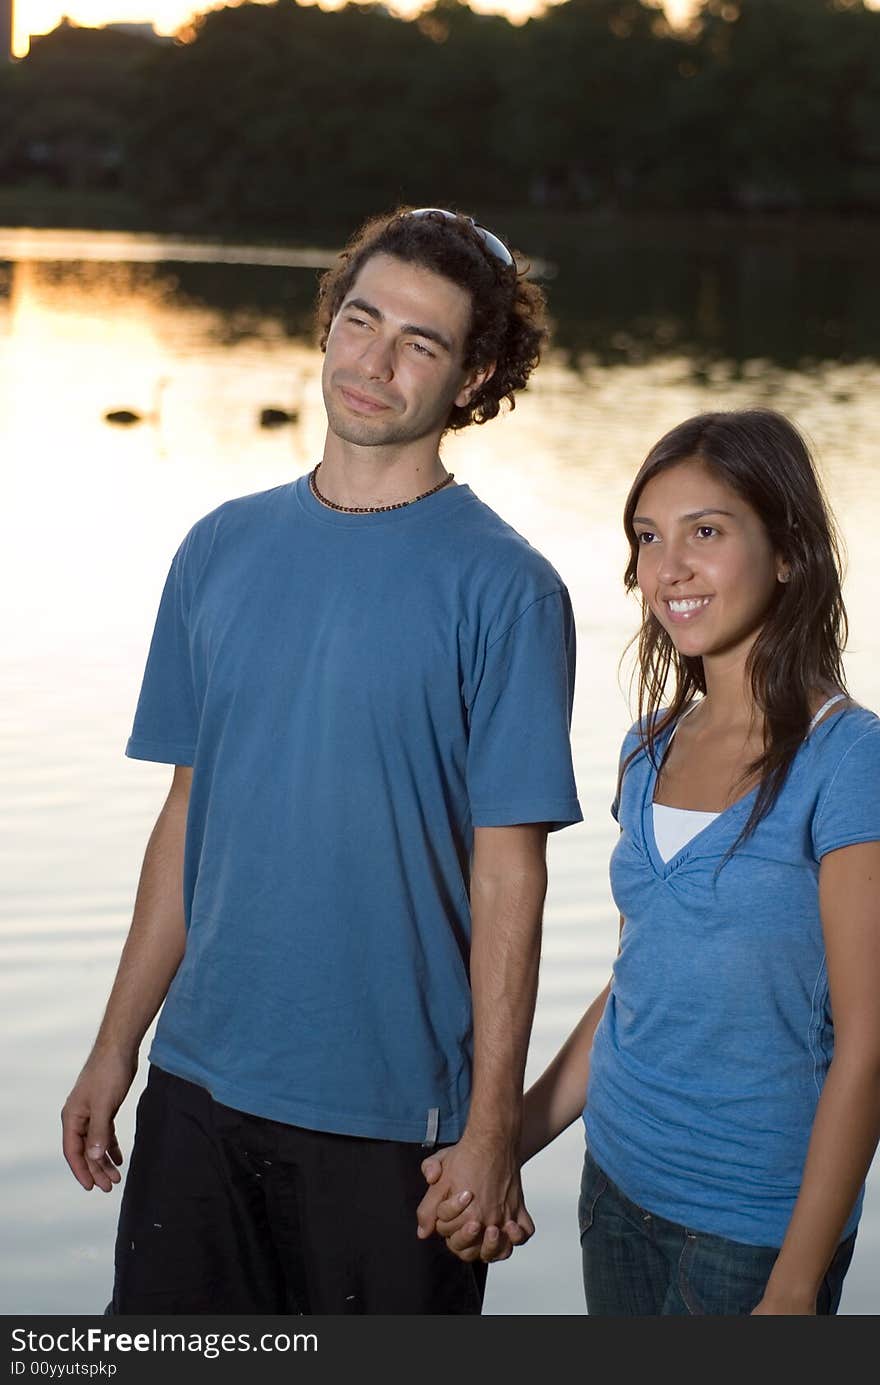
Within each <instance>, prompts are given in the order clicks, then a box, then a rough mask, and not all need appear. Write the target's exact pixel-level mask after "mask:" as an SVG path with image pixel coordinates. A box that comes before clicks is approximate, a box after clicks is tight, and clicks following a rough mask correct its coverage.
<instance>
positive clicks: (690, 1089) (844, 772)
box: [584, 703, 880, 1246]
mask: <svg viewBox="0 0 880 1385" xmlns="http://www.w3.org/2000/svg"><path fill="white" fill-rule="evenodd" d="M665 745H666V741H665V738H661V739H660V741H659V743H658V746H657V752H656V753H657V763H658V764H659V763H660V762H661V760H662V756H663V752H664V750H665ZM638 746H639V738H638V732H637V728H636V727H634V728H633V729H632V730H631V731H630V732H629V734H628V735H627V737H626V739H625V741H624V745H623V750H622V762H623V761H625V760H626V758H627V757H628V756H629V755H630V753H631V752H633V751H637V752H638V753H637V754H636V755H635V757H634V759H633V760H632V761H631V762H630V764H629V765H628V766H627V768H626V771H625V773H624V775H623V782H622V785H621V791H620V797H619V801H617V800H616V801H615V803H614V805H613V808H612V812H613V813H614V816H615V818H616V819H617V821H618V822H619V824H620V837H619V840H618V843H617V845H616V847H615V849H614V853H613V855H612V860H611V885H612V891H613V894H614V898H615V901H616V903H617V905H618V908H619V909H620V912H621V914H622V916H623V919H624V925H623V931H622V933H621V941H620V951H619V954H618V957H617V959H616V961H615V964H614V974H613V981H612V986H611V992H610V996H609V999H608V1003H607V1005H606V1007H605V1012H604V1015H603V1017H602V1020H601V1021H600V1023H599V1026H598V1028H597V1030H596V1036H595V1040H594V1043H593V1050H592V1056H591V1065H590V1081H589V1086H588V1094H587V1103H586V1107H585V1110H584V1121H585V1125H586V1134H587V1141H588V1143H589V1146H590V1149H591V1152H592V1154H593V1156H594V1158H595V1159H596V1161H597V1162H598V1163H599V1164H600V1165H601V1167H602V1168H603V1169H604V1170H605V1171H606V1173H607V1174H608V1175H609V1177H610V1178H611V1179H612V1180H613V1181H614V1182H615V1183H616V1184H617V1185H618V1186H619V1187H620V1188H621V1189H622V1191H623V1192H624V1193H625V1194H626V1195H627V1196H628V1197H629V1198H631V1199H632V1200H633V1201H634V1202H637V1203H639V1204H640V1205H641V1206H642V1207H644V1208H646V1209H647V1210H649V1211H651V1212H653V1213H655V1214H656V1215H659V1216H662V1217H666V1218H667V1219H669V1220H670V1221H674V1222H678V1223H680V1224H682V1225H684V1226H687V1227H689V1228H691V1229H693V1230H695V1231H704V1232H709V1233H711V1234H713V1235H718V1236H724V1237H727V1238H728V1239H730V1240H735V1241H741V1242H745V1243H746V1244H749V1245H769V1246H778V1245H781V1243H782V1240H783V1237H784V1235H785V1231H786V1227H787V1226H788V1222H789V1219H790V1217H791V1213H792V1209H793V1207H794V1203H795V1199H796V1197H797V1194H798V1189H799V1186H800V1182H801V1175H802V1170H803V1164H804V1159H805V1156H806V1151H807V1144H808V1142H809V1138H810V1131H811V1127H812V1124H813V1118H814V1116H815V1112H816V1105H817V1102H818V1100H819V1095H820V1093H821V1090H822V1084H823V1082H824V1079H825V1075H826V1073H827V1071H828V1067H829V1064H830V1062H831V1058H832V1054H833V1050H834V1026H833V1021H832V1016H831V1008H830V999H829V992H828V978H827V972H826V965H825V947H824V942H823V933H822V922H821V918H820V915H819V863H820V861H821V859H822V857H823V856H824V855H826V853H828V852H829V851H834V850H836V849H837V848H839V847H844V846H849V845H852V844H854V843H856V842H866V841H877V840H880V720H878V718H877V717H876V716H875V715H874V714H873V713H872V712H869V711H867V710H866V709H865V708H862V707H858V706H855V705H853V704H852V703H849V704H844V706H843V708H842V709H836V710H835V711H834V712H832V714H831V715H830V716H828V717H827V718H826V719H825V720H824V721H823V722H821V723H820V725H819V726H818V727H816V728H815V730H814V731H813V732H812V733H811V734H810V735H809V737H808V738H807V739H806V740H805V741H804V743H803V745H802V746H801V748H800V749H799V751H798V753H797V755H796V757H795V760H794V762H793V764H792V767H791V770H790V772H789V775H788V778H787V780H786V782H785V785H784V787H783V789H782V792H781V793H780V795H779V798H778V799H777V801H776V803H775V805H774V807H773V809H772V811H771V812H770V813H769V814H767V816H766V817H765V818H764V819H763V821H762V822H761V823H760V824H759V825H758V827H757V829H756V830H755V832H754V833H753V834H752V835H751V836H750V837H749V838H748V839H747V840H746V841H745V842H744V843H743V844H741V845H740V846H738V847H737V849H736V851H735V852H734V853H733V855H732V856H731V857H730V858H729V859H728V860H727V861H725V860H724V858H725V854H726V853H727V852H728V851H729V849H730V848H731V847H732V846H733V844H734V842H735V841H736V839H737V837H738V836H739V833H740V832H741V830H742V828H743V826H744V825H745V822H746V820H747V818H748V815H749V812H750V809H751V807H752V804H753V802H754V796H755V791H754V790H753V791H752V792H751V793H749V794H746V795H745V797H743V798H741V799H740V800H739V801H738V802H736V803H734V804H733V805H732V806H731V807H730V808H728V809H727V810H726V811H725V812H723V813H720V814H719V816H718V817H717V818H716V819H715V820H714V822H712V823H710V824H709V826H708V827H706V828H705V829H704V830H703V831H702V832H699V833H698V834H697V835H696V836H695V837H693V838H692V839H691V840H690V841H689V842H688V843H687V844H686V845H685V846H684V847H683V848H682V850H681V851H680V852H679V853H678V854H677V855H675V856H673V857H672V859H671V860H669V861H666V862H664V861H663V859H662V857H661V856H660V854H659V852H658V850H657V846H656V843H655V840H654V832H653V824H652V817H653V814H652V801H653V797H654V788H655V784H656V780H657V771H656V768H655V767H654V766H653V765H652V764H651V763H650V761H649V759H648V756H647V754H646V752H645V751H644V750H641V751H639V750H638ZM861 1202H862V1196H861V1195H860V1196H859V1198H858V1200H857V1203H856V1206H855V1208H854V1209H853V1212H852V1215H851V1217H850V1219H849V1222H848V1225H847V1234H848V1232H849V1231H851V1230H852V1229H853V1228H854V1227H855V1225H856V1223H857V1222H858V1218H859V1213H860V1211H861Z"/></svg>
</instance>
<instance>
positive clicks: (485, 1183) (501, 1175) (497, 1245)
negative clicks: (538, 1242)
mask: <svg viewBox="0 0 880 1385" xmlns="http://www.w3.org/2000/svg"><path fill="white" fill-rule="evenodd" d="M422 1173H423V1174H424V1175H425V1178H426V1180H427V1182H428V1184H429V1185H430V1186H429V1188H428V1191H427V1192H426V1194H425V1196H424V1197H423V1198H422V1201H421V1203H420V1204H419V1209H418V1213H417V1217H418V1230H417V1235H418V1236H419V1237H421V1238H422V1239H424V1238H426V1237H427V1236H430V1235H431V1234H432V1232H434V1231H436V1232H437V1234H438V1235H439V1236H442V1238H443V1239H444V1240H445V1242H446V1245H447V1247H448V1248H449V1250H451V1251H452V1252H453V1253H454V1254H455V1255H457V1256H458V1258H459V1260H464V1261H465V1262H468V1263H469V1262H472V1261H474V1260H483V1261H485V1262H486V1263H491V1262H494V1261H496V1260H507V1259H508V1258H509V1257H510V1256H511V1255H512V1254H513V1250H514V1247H515V1246H519V1245H524V1244H525V1242H526V1241H527V1240H528V1239H529V1238H530V1237H531V1236H532V1235H534V1231H535V1224H534V1222H533V1221H532V1219H531V1217H530V1216H529V1213H528V1211H527V1209H526V1205H525V1201H524V1199H523V1192H522V1184H521V1182H520V1176H519V1170H518V1167H517V1161H516V1159H515V1157H514V1156H513V1153H512V1152H511V1151H510V1150H509V1149H507V1148H506V1147H504V1146H501V1147H499V1146H497V1145H492V1144H480V1143H479V1142H477V1141H473V1140H470V1141H469V1140H468V1137H467V1135H463V1136H462V1138H461V1140H459V1142H458V1144H457V1145H451V1146H450V1147H449V1148H448V1149H443V1150H441V1151H439V1153H437V1154H431V1155H429V1156H428V1158H427V1159H425V1160H424V1162H423V1163H422Z"/></svg>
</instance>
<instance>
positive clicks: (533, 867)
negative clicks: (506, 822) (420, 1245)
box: [418, 823, 547, 1260]
mask: <svg viewBox="0 0 880 1385" xmlns="http://www.w3.org/2000/svg"><path fill="white" fill-rule="evenodd" d="M546 846H547V829H546V826H545V825H544V824H534V823H529V824H525V825H521V826H515V827H478V828H476V829H475V831H474V852H473V862H472V867H471V955H470V977H471V991H472V995H473V1014H474V1071H473V1090H472V1095H471V1104H470V1111H469V1115H468V1120H467V1125H466V1127H465V1130H464V1133H463V1134H462V1137H461V1139H460V1140H459V1142H458V1144H457V1145H455V1146H454V1147H453V1148H452V1149H449V1150H447V1151H445V1154H444V1159H443V1176H442V1178H441V1179H440V1180H438V1182H437V1183H436V1184H434V1185H433V1187H431V1188H429V1189H428V1192H427V1193H426V1194H425V1197H424V1198H423V1199H422V1201H421V1203H420V1205H419V1210H418V1235H419V1236H421V1237H425V1236H429V1235H430V1234H431V1233H432V1232H433V1230H434V1227H435V1220H436V1209H437V1206H438V1204H439V1203H441V1202H443V1201H444V1200H446V1199H448V1198H450V1197H454V1196H460V1195H461V1194H462V1193H464V1192H469V1193H471V1195H472V1196H471V1198H470V1199H469V1200H468V1202H469V1205H468V1212H469V1215H470V1216H472V1217H474V1218H478V1219H479V1220H480V1221H481V1222H482V1224H483V1225H484V1226H485V1227H486V1228H487V1230H486V1236H485V1239H484V1246H483V1252H482V1258H483V1259H492V1260H495V1259H505V1258H506V1257H507V1256H508V1255H509V1254H510V1253H511V1249H512V1246H513V1245H515V1244H520V1243H521V1242H522V1241H525V1240H527V1239H528V1237H529V1236H530V1235H531V1234H532V1232H533V1231H534V1225H533V1223H532V1220H531V1218H530V1217H529V1214H528V1211H527V1210H526V1206H525V1202H524V1200H523V1194H522V1185H521V1183H520V1176H519V1146H520V1137H521V1125H522V1088H523V1075H524V1072H525V1064H526V1053H527V1050H528V1044H529V1035H530V1033H531V1028H532V1018H533V1016H534V1010H535V996H536V994H537V987H538V964H539V961H540V953H541V919H542V914H543V908H544V896H545V894H546V890H547V865H546Z"/></svg>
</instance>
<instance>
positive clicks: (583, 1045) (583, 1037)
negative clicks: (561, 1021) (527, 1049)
mask: <svg viewBox="0 0 880 1385" xmlns="http://www.w3.org/2000/svg"><path fill="white" fill-rule="evenodd" d="M610 990H611V982H610V980H609V981H608V983H607V985H606V986H605V987H604V989H603V990H601V991H600V992H599V994H598V995H597V996H596V999H595V1000H594V1001H593V1003H592V1004H591V1005H590V1007H589V1009H588V1010H587V1011H586V1012H585V1013H584V1014H583V1015H582V1016H581V1018H580V1020H579V1021H578V1023H577V1025H576V1027H575V1028H574V1029H573V1030H572V1032H571V1033H570V1034H569V1036H568V1038H567V1039H566V1041H565V1043H564V1044H563V1045H562V1048H561V1049H560V1050H559V1052H558V1053H557V1055H556V1057H555V1058H554V1059H553V1061H552V1062H551V1063H549V1064H548V1066H547V1067H546V1068H545V1069H544V1071H543V1072H542V1073H541V1076H540V1077H539V1078H538V1080H537V1082H535V1083H533V1085H532V1086H531V1087H530V1088H529V1090H528V1091H527V1092H526V1094H525V1098H524V1100H523V1126H522V1139H521V1141H520V1159H521V1161H522V1163H523V1164H524V1163H525V1162H526V1160H527V1159H531V1158H532V1157H533V1156H534V1155H535V1154H538V1153H539V1152H540V1150H542V1149H544V1148H545V1146H546V1145H549V1144H551V1143H552V1141H553V1140H555V1139H556V1137H557V1135H561V1134H562V1132H563V1130H567V1129H568V1127H569V1126H570V1125H571V1124H572V1122H573V1121H576V1120H577V1118H578V1116H579V1115H580V1114H581V1112H582V1111H583V1109H584V1101H585V1099H586V1095H587V1082H588V1080H589V1076H590V1050H591V1049H592V1047H593V1036H594V1034H595V1033H596V1027H597V1025H598V1023H599V1021H600V1019H601V1018H602V1014H603V1012H604V1010H605V1004H606V1002H607V1000H608V995H609V992H610Z"/></svg>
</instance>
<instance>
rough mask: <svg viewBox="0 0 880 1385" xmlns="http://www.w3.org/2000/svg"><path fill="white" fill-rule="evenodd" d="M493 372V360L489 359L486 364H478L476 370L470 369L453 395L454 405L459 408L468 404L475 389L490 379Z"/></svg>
mask: <svg viewBox="0 0 880 1385" xmlns="http://www.w3.org/2000/svg"><path fill="white" fill-rule="evenodd" d="M494 374H495V362H494V361H490V362H489V364H488V365H484V366H480V367H479V369H478V370H472V371H471V372H470V374H469V375H467V376H466V377H465V380H464V384H463V385H462V387H461V389H460V390H459V392H458V394H457V395H456V396H455V401H454V402H455V405H456V407H457V408H459V409H464V408H466V406H467V405H468V404H470V402H471V400H472V399H473V397H474V395H475V394H476V393H477V390H479V389H482V387H483V385H485V383H486V381H487V380H491V379H492V376H493V375H494Z"/></svg>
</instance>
